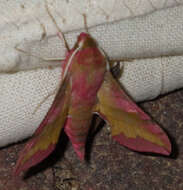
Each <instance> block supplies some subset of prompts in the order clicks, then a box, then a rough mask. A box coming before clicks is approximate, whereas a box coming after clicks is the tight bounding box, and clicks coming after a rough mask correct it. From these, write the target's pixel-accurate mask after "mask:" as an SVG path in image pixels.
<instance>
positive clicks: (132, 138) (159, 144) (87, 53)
mask: <svg viewBox="0 0 183 190" xmlns="http://www.w3.org/2000/svg"><path fill="white" fill-rule="evenodd" d="M62 69H63V74H62V79H61V81H62V82H61V85H60V88H59V90H58V92H57V95H56V97H55V99H54V101H53V104H52V106H51V107H50V109H49V111H48V113H47V115H46V116H45V118H44V120H43V121H42V122H41V124H40V126H39V127H38V128H37V130H36V131H35V133H34V135H33V137H32V138H31V139H30V140H29V141H28V143H27V144H26V146H25V147H24V149H23V151H22V152H21V153H20V156H19V159H18V161H17V163H16V166H15V169H14V174H15V175H19V174H20V172H21V171H24V170H27V169H29V168H30V167H32V166H34V165H36V164H37V163H39V162H41V161H42V160H43V159H45V158H46V157H47V156H48V155H49V154H50V153H51V152H52V151H53V150H54V148H55V146H56V144H57V141H58V139H59V135H60V132H61V130H64V131H65V133H66V134H67V136H68V137H69V139H70V141H71V143H72V146H73V148H74V150H75V152H76V154H77V155H78V157H79V159H80V160H83V159H84V157H85V142H86V138H87V135H88V131H89V127H90V124H91V120H92V116H93V114H94V113H95V114H98V115H99V117H101V118H102V119H103V120H105V121H106V122H107V123H108V124H109V126H110V130H111V136H112V138H113V139H114V140H115V141H117V142H118V143H120V144H121V145H123V146H125V147H128V148H130V149H132V150H135V151H139V152H152V153H159V154H163V155H169V154H170V153H171V143H170V141H169V139H168V137H167V135H166V134H165V132H164V131H163V130H162V129H161V128H160V127H159V126H158V125H157V124H156V123H155V122H153V121H152V120H151V118H150V117H149V116H148V115H147V114H146V113H145V112H144V111H142V110H141V109H140V108H139V107H138V106H137V105H136V104H135V103H134V102H133V101H132V100H131V98H129V97H128V95H127V94H126V93H125V91H124V90H123V88H122V86H121V85H120V84H119V83H118V82H117V80H116V79H115V78H114V77H113V75H112V73H111V71H110V64H109V61H108V60H107V58H106V56H105V54H104V53H103V51H102V50H101V49H100V48H99V47H98V45H97V43H96V41H95V40H94V39H93V38H92V36H91V35H90V34H89V33H87V32H82V33H81V34H80V35H79V36H78V38H77V41H76V43H75V45H74V47H73V48H72V49H71V50H68V52H67V53H66V58H65V61H64V64H63V65H62Z"/></svg>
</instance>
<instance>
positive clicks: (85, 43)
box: [74, 32, 97, 49]
mask: <svg viewBox="0 0 183 190" xmlns="http://www.w3.org/2000/svg"><path fill="white" fill-rule="evenodd" d="M96 46H97V44H96V42H95V40H94V39H93V38H92V37H91V36H90V34H88V33H85V32H82V33H81V34H80V35H79V36H78V40H77V42H76V43H75V45H74V49H76V48H78V47H80V48H81V49H84V48H87V47H96Z"/></svg>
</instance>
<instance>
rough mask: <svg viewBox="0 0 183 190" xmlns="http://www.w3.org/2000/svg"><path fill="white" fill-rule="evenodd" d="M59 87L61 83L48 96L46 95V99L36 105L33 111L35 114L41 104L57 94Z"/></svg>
mask: <svg viewBox="0 0 183 190" xmlns="http://www.w3.org/2000/svg"><path fill="white" fill-rule="evenodd" d="M59 87H60V83H59V85H58V86H57V87H56V88H55V89H54V90H53V91H52V92H51V93H49V94H48V95H47V96H46V97H44V99H43V100H42V101H41V102H40V103H39V104H38V105H37V106H36V108H35V109H34V111H33V115H34V114H35V113H36V112H37V111H38V109H39V108H40V107H41V105H42V104H43V103H44V102H45V101H46V100H47V99H48V98H49V97H50V96H52V95H55V94H57V92H58V90H59Z"/></svg>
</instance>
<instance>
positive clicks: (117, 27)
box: [0, 0, 183, 146]
mask: <svg viewBox="0 0 183 190" xmlns="http://www.w3.org/2000/svg"><path fill="white" fill-rule="evenodd" d="M182 2H183V1H179V2H178V0H176V1H174V0H169V1H165V0H158V1H157V0H156V1H155V0H151V1H150V0H139V1H133V0H128V1H125V0H123V1H122V0H113V1H111V0H110V1H109V0H108V1H107V3H106V0H101V1H97V0H96V1H90V0H85V1H83V0H78V1H76V0H70V1H66V0H60V1H59V0H58V1H51V0H50V1H48V7H49V9H50V11H51V12H52V14H53V16H54V18H55V19H56V20H57V22H58V24H59V26H60V27H61V28H62V30H63V31H72V30H74V29H79V28H82V27H83V19H82V16H81V13H83V12H84V13H86V14H87V21H88V25H89V26H93V27H92V28H90V30H89V32H90V34H91V35H92V36H93V37H94V38H95V39H96V40H97V42H98V44H99V45H100V47H102V48H103V49H104V51H105V52H106V54H107V55H108V57H109V58H110V59H122V58H138V59H137V60H134V61H133V62H125V64H124V72H123V75H122V78H121V79H120V81H121V82H122V83H123V85H124V87H125V89H126V90H127V91H128V92H129V94H130V95H131V96H132V97H133V98H134V99H135V100H136V101H142V100H148V99H152V98H155V97H157V96H158V95H160V94H163V93H166V92H169V91H172V90H174V89H177V88H181V87H183V64H182V61H183V56H181V54H182V52H183V46H182V44H183V43H182V42H183V6H182V5H181V3H182ZM175 5H179V6H176V7H173V6H175ZM170 6H172V7H173V8H167V9H162V8H165V7H170ZM0 8H1V10H2V12H1V15H0V32H1V35H0V43H1V47H0V54H1V56H0V72H1V74H0V92H1V93H0V121H1V125H0V146H4V145H7V144H9V143H12V142H16V141H18V140H21V139H24V138H26V137H28V136H30V135H31V134H32V133H33V132H34V130H35V129H36V128H37V126H38V125H39V123H40V122H41V120H42V119H43V118H44V116H45V114H46V112H47V111H48V109H49V107H50V105H51V103H52V101H53V99H54V95H53V96H50V97H49V98H48V99H47V101H46V102H44V104H42V105H41V107H40V108H39V109H38V111H37V112H36V113H35V114H33V112H34V110H35V108H36V106H37V105H38V104H39V103H40V102H41V101H42V100H43V99H44V97H46V96H47V95H48V94H50V93H52V92H53V91H54V89H55V88H56V87H57V86H58V85H59V82H60V75H61V69H60V66H59V65H60V63H59V62H58V63H53V62H45V61H42V60H41V59H38V58H35V57H32V56H28V55H26V54H24V53H21V52H18V51H16V50H15V48H14V47H15V46H16V45H18V47H19V48H21V49H23V50H25V51H27V52H29V53H30V54H34V55H38V56H40V57H50V58H51V57H54V58H55V57H62V58H64V54H65V48H64V46H63V41H62V40H60V39H58V37H57V36H56V28H55V26H54V24H53V23H52V21H51V20H50V18H49V16H48V14H47V12H46V11H45V2H44V1H42V0H35V1H34V0H32V1H21V3H20V1H19V0H16V1H15V0H11V1H5V0H2V1H0ZM157 9H162V10H159V11H157ZM3 10H4V12H3ZM12 10H13V11H12ZM14 10H16V11H14ZM147 13H149V14H147ZM150 13H151V14H150ZM143 14H145V15H144V16H142V15H143ZM135 16H137V17H135ZM129 17H131V18H129ZM124 18H128V19H124ZM117 20H118V21H117ZM111 21H116V22H113V23H111ZM101 23H102V25H99V26H96V25H98V24H101ZM104 23H106V24H104ZM45 31H46V33H45ZM80 32H81V31H77V32H74V31H73V32H69V33H67V34H66V39H67V40H68V43H69V45H70V46H71V47H72V45H73V44H74V42H75V41H76V36H77V35H78V34H79V33H80ZM163 55H170V57H161V56H163ZM172 55H176V56H172ZM179 55H180V56H179ZM50 65H51V66H52V68H50V67H48V66H50ZM55 65H56V66H55ZM12 72H13V73H12Z"/></svg>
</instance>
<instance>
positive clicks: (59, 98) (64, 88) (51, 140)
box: [14, 76, 70, 175]
mask: <svg viewBox="0 0 183 190" xmlns="http://www.w3.org/2000/svg"><path fill="white" fill-rule="evenodd" d="M69 97H70V84H69V77H68V76H66V77H65V79H64V80H63V82H62V84H61V87H60V89H59V91H58V93H57V95H56V97H55V100H54V102H53V104H52V106H51V108H50V109H49V111H48V113H47V115H46V116H45V118H44V120H43V121H42V122H41V124H40V125H39V127H38V128H37V130H36V131H35V133H34V135H33V137H32V138H31V139H30V141H28V143H27V144H26V145H25V147H24V149H23V151H22V152H21V153H20V156H19V159H18V161H17V163H16V166H15V170H14V175H18V174H19V173H20V172H21V171H24V170H27V169H29V168H30V167H32V166H34V165H36V164H37V163H39V162H41V161H42V160H43V159H44V158H46V157H47V156H48V155H49V154H50V153H51V152H52V151H53V150H54V148H55V146H56V143H57V141H58V138H59V135H60V131H61V129H62V128H63V126H64V123H65V120H66V117H67V113H68V107H69V106H68V105H69Z"/></svg>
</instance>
